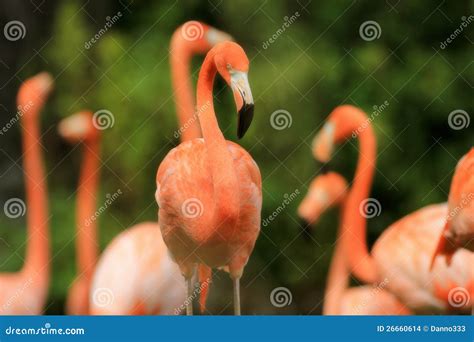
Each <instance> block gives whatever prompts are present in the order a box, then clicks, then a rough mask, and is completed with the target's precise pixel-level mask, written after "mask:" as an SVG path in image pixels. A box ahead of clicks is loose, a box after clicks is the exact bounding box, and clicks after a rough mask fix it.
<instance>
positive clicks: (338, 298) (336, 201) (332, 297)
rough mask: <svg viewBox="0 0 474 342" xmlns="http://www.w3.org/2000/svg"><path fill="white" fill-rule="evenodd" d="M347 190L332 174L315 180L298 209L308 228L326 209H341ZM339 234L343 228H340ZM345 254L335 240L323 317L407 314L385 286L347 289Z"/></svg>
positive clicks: (345, 185) (348, 275) (347, 267)
mask: <svg viewBox="0 0 474 342" xmlns="http://www.w3.org/2000/svg"><path fill="white" fill-rule="evenodd" d="M347 190H348V184H347V182H346V180H345V179H344V178H343V177H342V176H341V175H339V174H337V173H335V172H329V173H326V174H322V175H320V176H318V177H316V178H315V179H314V180H313V181H312V182H311V184H310V187H309V190H308V194H307V195H306V196H305V198H304V199H303V201H302V202H301V204H300V206H299V207H298V215H299V216H300V217H301V218H303V219H304V220H305V221H306V222H307V223H308V225H314V224H315V223H316V222H317V221H318V219H319V217H320V216H321V215H322V214H323V213H324V212H325V211H326V210H328V209H330V208H331V207H333V206H336V205H341V206H344V201H345V199H346V194H347ZM341 232H342V227H339V233H341ZM345 254H346V253H345V250H344V248H343V246H342V245H341V243H340V239H339V237H338V239H337V241H336V247H335V250H334V254H333V258H332V261H331V266H330V269H329V275H328V280H327V283H326V291H325V294H324V306H323V314H324V315H408V314H410V311H409V310H408V309H407V308H406V307H405V306H404V305H403V304H402V303H401V302H400V301H399V300H398V299H397V298H396V297H395V296H394V295H393V294H391V293H390V292H388V291H387V290H385V289H384V287H385V284H384V283H380V284H373V285H372V286H370V285H365V286H358V287H352V288H348V286H349V280H350V278H349V277H350V270H349V265H348V263H347V260H346V256H345Z"/></svg>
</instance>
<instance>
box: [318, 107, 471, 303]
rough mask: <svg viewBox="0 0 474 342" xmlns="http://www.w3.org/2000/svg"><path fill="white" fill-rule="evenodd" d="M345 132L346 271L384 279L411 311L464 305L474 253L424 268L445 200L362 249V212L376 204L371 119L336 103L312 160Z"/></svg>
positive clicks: (321, 156)
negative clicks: (353, 155)
mask: <svg viewBox="0 0 474 342" xmlns="http://www.w3.org/2000/svg"><path fill="white" fill-rule="evenodd" d="M350 136H357V138H358V140H359V161H358V164H357V168H356V172H355V176H354V181H353V184H352V188H351V190H350V192H349V194H348V196H347V199H346V204H345V208H344V213H343V220H342V225H343V229H344V233H343V234H342V244H343V248H344V249H345V250H346V256H348V262H349V265H350V269H351V271H352V272H353V273H354V274H355V275H356V276H357V277H358V278H360V279H362V280H363V281H365V282H367V283H376V282H381V281H385V282H387V289H388V290H389V291H390V292H392V293H393V294H394V295H395V296H396V297H397V298H398V299H400V300H401V301H402V302H403V303H404V304H405V305H406V306H407V307H408V308H410V309H411V310H413V311H415V312H433V311H450V310H458V311H468V310H470V309H471V298H472V297H473V296H472V294H473V292H474V282H473V280H474V272H473V270H472V267H471V265H473V263H474V253H471V252H469V251H467V250H465V249H461V250H458V251H457V252H456V253H455V254H454V255H453V258H452V263H451V265H450V266H449V267H448V266H447V265H446V264H445V263H442V262H436V263H435V264H434V266H433V269H432V271H430V261H431V259H432V256H433V253H434V251H435V249H436V244H437V242H438V239H439V236H440V235H441V232H442V230H443V228H444V226H445V223H446V217H447V215H448V206H447V204H446V203H442V204H435V205H430V206H427V207H424V208H421V209H419V210H417V211H415V212H414V213H412V214H410V215H408V216H405V217H404V218H402V219H400V220H398V221H397V222H395V223H393V224H392V225H391V226H389V227H388V228H387V229H386V230H385V231H384V233H383V234H382V235H381V236H380V237H379V239H378V240H377V241H376V243H375V244H374V247H373V249H372V253H371V254H369V253H368V247H367V241H366V239H367V237H366V233H367V232H366V225H367V216H368V215H367V214H370V213H371V210H374V209H375V210H380V208H377V203H378V202H375V201H373V199H370V198H368V196H369V192H370V189H371V185H372V179H373V174H374V168H375V158H376V142H375V134H374V132H373V129H372V126H371V119H369V118H368V117H367V116H366V114H365V113H364V112H363V111H362V110H360V109H358V108H356V107H353V106H349V105H344V106H340V107H337V108H336V109H335V110H334V111H333V112H332V113H331V114H330V115H329V118H328V119H327V122H326V124H325V125H324V127H323V129H322V131H321V132H320V133H319V134H318V135H317V136H316V137H315V140H314V141H313V153H314V155H315V157H316V158H317V159H318V160H320V161H322V162H327V161H328V160H329V159H330V157H331V153H332V150H333V149H334V145H335V144H336V143H339V142H342V141H344V140H345V139H347V138H349V137H350ZM371 201H372V202H371ZM378 205H379V204H378ZM349 256H350V257H349ZM459 294H461V299H462V300H461V301H459V300H458V299H459V298H460V297H459Z"/></svg>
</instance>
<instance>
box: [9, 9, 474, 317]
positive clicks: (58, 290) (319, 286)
mask: <svg viewBox="0 0 474 342" xmlns="http://www.w3.org/2000/svg"><path fill="white" fill-rule="evenodd" d="M0 4H1V5H0V23H1V27H2V28H3V26H4V25H5V23H6V22H8V21H10V20H20V21H22V22H23V23H24V24H25V26H26V28H27V34H26V37H25V38H24V39H22V40H19V41H16V42H10V41H8V40H6V39H4V37H3V36H0V84H1V90H0V103H1V105H0V124H1V125H2V126H3V125H4V124H5V123H6V122H7V121H9V120H10V119H11V118H12V117H13V116H14V115H15V95H16V91H17V89H18V87H19V85H20V83H21V82H22V81H23V80H25V79H26V78H28V77H29V76H31V75H33V74H35V73H37V72H39V71H42V70H47V71H49V72H51V73H52V74H53V75H54V77H55V81H56V86H55V92H54V94H53V96H52V97H51V99H50V101H49V102H48V104H47V106H46V108H45V110H44V112H43V115H42V128H43V132H44V136H43V144H44V146H45V149H46V150H45V155H46V165H47V170H48V183H49V196H50V207H51V214H52V218H51V230H52V238H53V256H54V260H53V263H54V265H53V274H52V282H51V286H50V300H49V303H50V305H49V307H48V310H47V313H51V314H57V313H62V312H63V306H64V300H65V295H66V292H67V290H68V287H69V285H70V284H71V281H72V279H73V277H74V275H75V272H76V271H75V262H74V261H75V259H74V239H73V237H74V205H75V187H76V183H77V178H78V170H79V167H80V158H81V155H80V149H77V148H76V149H74V147H73V146H69V145H67V144H65V143H64V142H62V141H61V140H60V139H59V137H58V135H57V133H56V125H57V123H58V121H59V120H60V119H61V118H62V117H65V116H67V115H69V114H72V113H74V112H75V111H78V110H81V109H84V108H89V109H91V110H93V111H96V110H99V109H107V110H109V111H111V112H112V113H113V114H114V116H115V125H114V127H113V128H111V129H108V130H106V131H104V134H103V148H102V161H103V166H102V177H101V187H100V196H99V198H98V204H102V203H103V202H104V200H105V198H106V197H105V196H106V195H107V194H112V193H114V192H116V191H117V189H121V191H122V192H123V195H122V196H120V197H119V199H118V200H117V201H116V202H114V204H113V206H112V207H110V208H109V209H108V210H107V211H106V212H105V213H104V214H103V215H101V216H100V218H99V222H100V244H101V249H103V248H104V247H105V246H106V245H107V244H108V243H109V242H110V241H111V239H112V238H113V237H114V236H116V235H117V234H118V233H119V232H121V231H123V230H124V229H126V227H129V226H131V225H133V224H135V223H138V222H142V221H145V220H155V219H156V212H157V207H156V204H155V200H154V191H155V172H156V169H157V166H158V165H159V163H160V161H161V160H162V159H163V158H164V156H165V155H166V153H167V152H168V151H169V150H170V149H171V148H172V147H173V146H175V145H176V144H177V143H178V141H177V139H176V138H174V137H173V132H174V130H176V129H177V122H176V118H175V110H174V106H173V101H172V98H171V96H172V91H171V85H170V69H169V61H168V53H169V51H168V46H169V40H170V37H171V34H172V32H173V31H174V30H175V29H176V27H177V26H178V25H180V24H181V23H183V22H185V21H187V20H190V19H198V20H203V21H205V22H207V23H208V24H211V25H213V26H215V27H218V28H220V29H222V30H224V31H227V32H229V33H230V34H232V35H233V36H234V37H235V38H236V40H237V41H238V42H239V43H240V44H241V45H242V46H243V47H244V49H245V50H246V52H247V54H248V56H249V58H250V59H251V70H250V76H249V78H250V82H251V86H252V90H253V94H254V98H255V102H256V106H255V108H256V112H255V119H254V123H253V126H252V127H251V128H250V130H249V132H248V133H247V135H246V137H245V138H244V139H243V140H242V141H240V142H239V143H240V144H241V145H242V146H244V147H245V148H246V149H248V150H249V151H250V153H251V154H252V156H253V157H254V159H255V160H256V162H257V163H258V165H259V166H260V169H261V173H262V177H263V188H264V207H263V212H262V218H265V217H268V216H269V215H271V214H272V212H273V211H274V210H276V208H277V207H278V206H279V205H281V203H282V202H283V200H284V198H285V197H284V196H285V194H290V193H293V192H294V191H295V190H298V191H299V192H300V194H301V195H300V196H299V197H298V198H297V199H296V200H295V201H293V202H292V203H291V205H290V206H289V207H287V208H286V209H285V210H284V211H283V212H282V213H281V214H279V215H278V216H277V218H276V219H275V220H274V221H273V222H272V223H271V224H270V225H268V226H267V227H263V228H262V233H261V236H260V237H259V239H258V242H257V246H256V248H255V251H254V253H253V255H252V257H251V259H250V262H249V265H248V267H247V269H246V273H245V275H244V278H243V280H242V284H243V289H242V296H243V298H242V301H243V312H245V313H248V314H318V313H320V310H321V302H322V296H323V289H324V284H325V279H326V274H327V269H328V265H329V262H330V259H331V253H332V249H333V241H334V238H335V230H336V227H337V211H336V210H333V211H332V212H331V213H330V214H328V215H326V216H325V217H324V219H323V220H322V221H321V222H320V224H319V225H318V227H317V230H315V231H314V234H313V238H312V239H311V240H310V241H306V240H305V239H304V238H303V236H302V235H301V233H302V232H301V230H300V228H299V226H298V224H297V222H298V219H297V215H296V208H297V205H298V204H299V202H300V201H301V199H302V197H303V194H304V193H306V190H307V186H308V184H309V182H310V181H311V179H312V178H313V177H314V176H315V175H316V174H317V173H318V171H319V165H318V164H317V163H316V162H315V161H314V159H313V158H312V155H311V150H310V144H311V140H312V138H313V136H314V135H315V132H316V131H317V129H318V128H320V127H321V125H322V123H323V122H324V119H325V117H326V116H327V114H328V113H330V111H331V110H332V109H333V108H334V107H335V106H337V105H339V104H342V103H351V104H355V105H357V106H359V107H361V108H363V109H364V110H365V111H366V112H368V113H369V114H370V113H371V112H372V111H373V107H374V106H376V105H378V106H380V105H381V104H383V103H384V102H385V101H388V103H389V106H388V107H387V109H385V110H384V111H383V112H382V113H381V114H380V115H379V116H378V117H377V118H376V119H375V120H374V122H373V124H374V126H375V131H376V134H377V138H378V152H379V156H378V164H377V172H376V177H375V182H374V187H373V191H372V197H375V198H377V199H378V200H379V201H380V202H381V204H382V208H383V210H382V213H381V215H380V216H378V217H376V218H374V219H371V220H370V221H369V235H370V236H369V239H370V241H374V240H375V239H376V238H377V237H378V236H379V234H380V233H381V232H382V231H383V229H384V228H385V227H386V226H387V225H388V224H390V223H391V222H393V221H394V220H396V219H397V218H399V217H401V216H403V215H404V214H406V213H409V212H411V211H413V210H415V209H417V208H420V207H422V206H425V205H428V204H430V203H436V202H442V201H445V200H446V198H447V194H448V190H449V184H450V179H451V175H452V172H453V168H454V166H455V165H456V161H457V160H458V159H459V158H460V157H461V156H462V155H463V154H464V153H466V151H467V150H468V148H469V147H470V146H472V142H473V130H472V127H473V124H471V126H470V127H468V128H465V129H463V130H452V129H451V128H450V127H449V125H448V115H449V113H450V112H452V111H453V110H455V109H463V110H465V111H467V112H468V113H469V112H470V113H472V104H473V102H472V87H473V79H474V78H473V76H474V75H473V73H474V68H473V65H472V43H473V42H474V37H473V35H472V27H471V26H470V27H468V28H467V29H465V31H464V32H463V33H462V34H461V35H459V36H458V37H457V38H456V39H455V40H454V41H453V42H452V43H451V44H449V45H448V46H447V48H446V49H441V48H440V43H441V42H443V41H445V40H446V38H448V37H449V35H451V34H452V33H453V31H454V30H455V29H457V28H459V25H460V24H461V21H462V19H461V17H462V16H469V15H471V14H472V2H470V1H442V2H437V1H435V2H429V1H409V2H396V1H387V2H384V1H381V2H373V1H371V2H369V1H366V2H363V1H360V2H358V1H315V0H313V1H311V0H298V1H290V0H288V1H264V2H257V1H253V0H241V1H222V0H217V1H176V2H173V1H145V0H135V1H126V0H121V1H72V0H71V1H43V2H41V1H38V0H32V1H31V2H30V1H6V0H2V1H1V2H0ZM118 11H121V13H122V14H123V16H122V18H121V19H120V20H119V21H118V22H117V23H116V24H115V25H114V26H113V27H112V29H110V30H109V31H108V32H106V34H104V35H103V36H102V37H101V38H100V40H99V41H98V42H97V43H95V44H94V45H93V46H92V48H91V49H89V50H87V49H85V48H84V44H85V42H87V41H89V40H90V39H91V38H92V37H93V36H94V35H95V34H96V33H97V32H98V30H99V29H100V28H102V27H103V26H104V24H105V23H106V17H107V16H113V15H114V14H116V13H117V12H118ZM296 11H298V13H299V14H300V16H299V18H298V19H297V20H296V21H295V22H294V23H293V24H292V25H291V26H290V27H289V28H288V29H287V30H286V31H285V32H284V33H283V34H282V35H280V36H279V37H278V39H277V40H276V41H275V42H274V43H273V44H270V45H269V47H268V48H267V49H264V48H263V43H264V42H265V41H267V40H268V39H269V38H270V37H271V36H272V35H273V34H274V33H275V32H276V31H277V30H278V29H279V28H280V27H281V26H282V25H283V23H284V21H285V19H284V18H285V16H288V17H290V16H291V15H294V13H295V12H296ZM367 20H375V21H377V22H378V23H379V24H380V27H381V29H382V31H381V36H380V38H379V39H376V40H373V41H365V40H363V39H361V37H360V35H359V26H360V25H361V24H362V23H363V22H365V21H367ZM201 61H202V58H196V60H195V61H194V67H193V70H194V71H195V72H196V71H198V68H199V65H200V62H201ZM196 76H197V75H196V73H195V74H194V77H195V78H196ZM216 88H218V89H223V88H225V87H224V84H223V83H222V82H218V83H217V85H216ZM215 102H216V111H217V113H219V115H218V117H219V121H220V126H221V128H222V130H223V131H224V132H225V135H226V137H227V138H228V139H230V140H236V127H235V126H236V123H235V122H236V118H235V115H234V112H235V109H234V105H233V103H232V96H231V93H230V91H229V90H227V89H226V90H225V91H223V92H221V93H220V95H219V96H218V97H216V99H215ZM279 109H284V110H287V111H288V112H289V113H291V117H292V124H291V127H288V128H286V129H284V130H275V129H274V128H272V126H271V125H270V116H271V114H272V113H273V112H274V111H275V110H279ZM225 112H227V113H231V114H232V115H231V114H227V115H226V114H225ZM20 137H21V136H20V126H19V125H17V126H15V127H13V128H12V129H10V130H9V131H8V133H7V134H6V135H4V136H2V137H1V138H0V139H1V151H2V153H1V159H0V175H1V178H0V204H1V205H2V206H3V203H4V202H5V201H6V200H7V199H8V198H11V197H20V198H24V187H23V175H22V168H21V144H20V142H21V141H20ZM356 157H357V144H356V143H355V142H352V143H349V144H346V146H344V148H343V150H342V151H341V153H339V154H338V155H337V158H335V160H334V161H333V162H331V168H333V169H335V170H338V171H340V172H342V173H343V174H344V175H345V176H346V177H348V178H349V179H350V178H351V177H352V174H353V170H354V166H355V161H356ZM25 218H26V216H25V217H21V218H18V219H8V218H7V217H6V216H4V215H3V212H2V215H1V216H0V226H1V228H0V236H1V238H2V240H1V241H2V244H1V245H0V265H1V271H2V272H6V271H15V270H18V269H19V268H20V267H21V264H22V262H23V256H24V241H25V224H26V222H25ZM354 282H355V281H354ZM355 283H357V282H355ZM278 286H284V287H287V288H288V289H290V291H291V293H292V296H293V300H292V303H291V305H289V306H286V307H284V308H275V307H273V306H272V305H271V303H270V300H269V296H270V292H271V291H272V289H274V288H275V287H278ZM212 287H213V292H212V293H211V297H210V303H209V310H210V311H211V312H213V313H220V312H221V311H223V312H230V309H231V306H227V305H228V303H229V301H230V300H231V298H232V297H231V296H232V294H231V282H230V280H229V279H228V278H227V276H226V275H225V274H223V273H220V272H216V273H215V281H214V283H213V285H212Z"/></svg>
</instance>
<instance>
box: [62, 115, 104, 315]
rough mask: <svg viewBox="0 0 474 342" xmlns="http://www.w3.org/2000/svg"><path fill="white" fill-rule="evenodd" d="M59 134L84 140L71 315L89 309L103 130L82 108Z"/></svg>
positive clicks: (65, 121) (68, 305) (68, 304)
mask: <svg viewBox="0 0 474 342" xmlns="http://www.w3.org/2000/svg"><path fill="white" fill-rule="evenodd" d="M58 131H59V134H60V135H61V136H62V137H63V138H64V139H66V140H67V141H69V142H70V143H72V144H76V143H79V142H82V144H83V155H84V156H83V164H82V166H81V172H80V178H79V185H78V189H77V201H76V234H77V236H76V256H77V260H76V263H77V270H78V275H77V277H76V279H75V280H74V282H73V284H72V286H71V287H70V289H69V293H68V297H67V302H66V312H67V314H69V315H87V314H88V313H89V291H90V285H91V281H92V275H93V273H94V268H95V264H96V261H97V255H98V254H99V252H98V242H97V222H96V220H95V217H94V214H95V211H96V197H97V188H98V183H99V176H100V131H99V130H98V129H96V128H95V127H94V125H93V120H92V113H91V112H89V111H83V112H79V113H76V114H74V115H71V116H70V117H68V118H66V119H63V120H62V121H61V122H60V124H59V126H58Z"/></svg>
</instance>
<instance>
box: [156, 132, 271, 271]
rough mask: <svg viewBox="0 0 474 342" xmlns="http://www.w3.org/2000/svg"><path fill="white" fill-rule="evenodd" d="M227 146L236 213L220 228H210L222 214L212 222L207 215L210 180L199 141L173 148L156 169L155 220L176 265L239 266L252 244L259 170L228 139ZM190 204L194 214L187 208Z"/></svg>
mask: <svg viewBox="0 0 474 342" xmlns="http://www.w3.org/2000/svg"><path fill="white" fill-rule="evenodd" d="M227 149H228V151H229V152H230V154H231V156H232V159H233V168H234V170H235V174H236V176H237V179H238V184H239V188H238V193H236V194H235V196H237V197H238V198H239V210H238V213H239V216H238V218H237V220H235V221H234V220H231V222H232V224H231V225H229V226H227V227H223V228H224V229H219V230H217V229H215V227H216V225H217V226H218V225H220V223H221V222H225V220H226V218H225V217H221V218H219V219H218V220H217V221H215V219H214V217H213V215H212V214H213V201H214V199H213V179H212V176H211V171H210V169H209V163H208V158H207V152H206V146H205V142H204V139H201V138H198V139H193V140H190V141H187V142H184V143H182V144H181V145H179V146H178V147H176V148H174V149H173V150H171V151H170V153H169V154H168V155H167V156H166V158H165V159H164V160H163V162H162V163H161V165H160V168H159V169H158V173H157V192H156V200H157V202H158V205H159V207H160V211H159V222H160V225H161V229H162V232H163V238H164V240H165V241H166V243H167V244H168V245H172V246H173V257H174V258H175V259H176V261H177V262H178V264H180V265H181V266H184V264H188V263H205V264H206V265H208V266H209V267H224V266H227V265H229V264H232V265H233V266H234V267H235V268H237V269H243V267H244V266H245V265H246V264H247V261H248V258H249V256H250V253H251V251H252V250H253V247H254V245H255V240H256V237H257V236H258V233H259V231H260V210H261V207H262V196H261V186H262V185H261V177H260V171H259V169H258V166H257V164H256V163H255V162H254V160H253V159H252V157H251V156H250V155H249V154H248V152H247V151H245V150H244V149H243V148H242V147H240V146H239V145H237V144H235V143H233V142H231V141H227ZM192 205H194V209H195V210H196V212H191V211H192V210H193V208H192V207H191V206H192ZM186 211H189V213H186ZM221 220H222V221H221ZM190 251H192V254H190Z"/></svg>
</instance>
